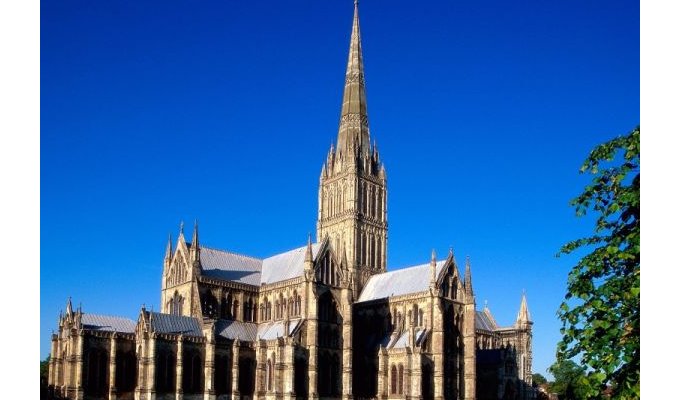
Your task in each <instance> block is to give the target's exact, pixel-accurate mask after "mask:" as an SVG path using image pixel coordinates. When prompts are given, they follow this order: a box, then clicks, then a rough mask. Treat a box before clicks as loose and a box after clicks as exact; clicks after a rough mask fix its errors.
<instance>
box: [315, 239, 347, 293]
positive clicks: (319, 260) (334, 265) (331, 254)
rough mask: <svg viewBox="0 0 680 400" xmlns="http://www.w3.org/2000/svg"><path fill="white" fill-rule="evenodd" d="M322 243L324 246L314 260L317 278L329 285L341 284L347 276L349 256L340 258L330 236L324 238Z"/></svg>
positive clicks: (318, 280)
mask: <svg viewBox="0 0 680 400" xmlns="http://www.w3.org/2000/svg"><path fill="white" fill-rule="evenodd" d="M322 243H323V246H322V248H321V249H320V251H319V253H318V254H317V256H316V257H315V261H314V262H315V266H314V276H315V280H316V281H317V282H321V283H323V284H325V285H329V286H336V287H337V286H341V284H343V282H345V281H346V277H347V274H346V273H345V272H346V271H345V269H346V266H347V259H346V258H347V257H346V256H344V257H343V258H340V255H339V254H337V252H336V250H335V249H334V248H333V246H332V245H331V243H330V240H329V239H328V237H326V238H324V240H323V242H322ZM345 283H346V282H345Z"/></svg>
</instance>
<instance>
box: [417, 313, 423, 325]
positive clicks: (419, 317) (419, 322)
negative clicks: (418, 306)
mask: <svg viewBox="0 0 680 400" xmlns="http://www.w3.org/2000/svg"><path fill="white" fill-rule="evenodd" d="M418 326H424V325H423V310H418Z"/></svg>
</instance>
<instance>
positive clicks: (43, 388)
mask: <svg viewBox="0 0 680 400" xmlns="http://www.w3.org/2000/svg"><path fill="white" fill-rule="evenodd" d="M49 364H50V356H47V358H45V359H44V360H43V361H40V398H41V399H46V398H47V373H48V368H49Z"/></svg>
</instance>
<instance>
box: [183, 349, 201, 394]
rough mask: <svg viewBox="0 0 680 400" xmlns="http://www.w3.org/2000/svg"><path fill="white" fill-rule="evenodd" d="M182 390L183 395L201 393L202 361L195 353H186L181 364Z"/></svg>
mask: <svg viewBox="0 0 680 400" xmlns="http://www.w3.org/2000/svg"><path fill="white" fill-rule="evenodd" d="M182 364H183V365H182V367H183V369H182V378H183V379H182V390H183V391H184V393H200V392H202V391H203V361H202V360H201V356H200V354H198V352H197V351H187V352H186V353H185V354H184V357H183V362H182Z"/></svg>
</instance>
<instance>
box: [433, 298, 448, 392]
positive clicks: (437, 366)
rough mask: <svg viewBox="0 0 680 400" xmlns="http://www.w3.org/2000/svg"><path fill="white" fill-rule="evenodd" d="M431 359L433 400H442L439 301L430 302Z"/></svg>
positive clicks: (440, 308) (441, 321) (442, 354)
mask: <svg viewBox="0 0 680 400" xmlns="http://www.w3.org/2000/svg"><path fill="white" fill-rule="evenodd" d="M432 311H433V312H432V358H433V360H434V398H435V400H442V399H444V385H445V382H444V356H445V354H444V331H443V324H444V323H443V315H442V314H443V310H442V305H441V303H440V299H439V298H437V297H434V298H433V302H432Z"/></svg>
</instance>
